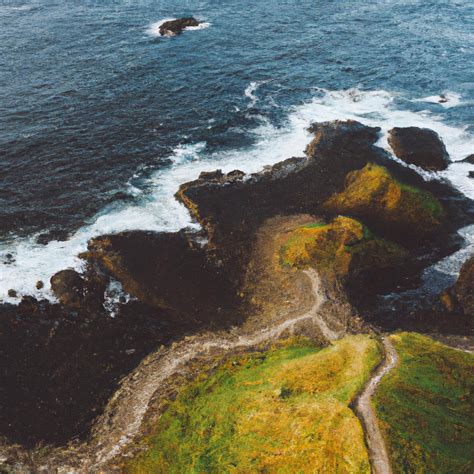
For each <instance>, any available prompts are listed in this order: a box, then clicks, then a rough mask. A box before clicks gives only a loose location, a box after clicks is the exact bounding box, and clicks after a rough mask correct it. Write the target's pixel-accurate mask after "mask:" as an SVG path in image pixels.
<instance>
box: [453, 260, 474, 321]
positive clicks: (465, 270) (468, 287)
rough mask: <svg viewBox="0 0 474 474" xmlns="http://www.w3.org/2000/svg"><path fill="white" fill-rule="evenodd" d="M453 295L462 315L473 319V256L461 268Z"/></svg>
mask: <svg viewBox="0 0 474 474" xmlns="http://www.w3.org/2000/svg"><path fill="white" fill-rule="evenodd" d="M454 293H455V295H456V299H457V301H458V302H459V305H460V306H461V308H462V310H463V312H464V314H466V315H469V316H473V317H474V255H473V256H472V257H471V258H470V259H469V260H467V262H465V263H464V265H463V266H462V268H461V271H460V273H459V278H458V281H457V282H456V285H455V286H454Z"/></svg>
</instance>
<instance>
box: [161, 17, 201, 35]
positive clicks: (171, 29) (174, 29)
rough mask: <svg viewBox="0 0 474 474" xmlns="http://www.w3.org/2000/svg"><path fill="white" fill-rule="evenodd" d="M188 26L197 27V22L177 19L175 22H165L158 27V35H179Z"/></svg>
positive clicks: (191, 19) (192, 19)
mask: <svg viewBox="0 0 474 474" xmlns="http://www.w3.org/2000/svg"><path fill="white" fill-rule="evenodd" d="M189 26H199V21H197V20H196V19H195V18H192V17H190V18H178V19H177V20H170V21H165V22H164V23H163V24H162V25H161V26H160V34H161V35H163V36H176V35H180V34H181V33H182V32H183V30H184V29H185V28H187V27H189Z"/></svg>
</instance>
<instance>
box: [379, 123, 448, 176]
mask: <svg viewBox="0 0 474 474" xmlns="http://www.w3.org/2000/svg"><path fill="white" fill-rule="evenodd" d="M388 142H389V144H390V146H391V147H392V149H393V151H394V153H395V155H396V156H397V157H398V158H400V159H401V160H402V161H404V162H405V163H409V164H413V165H416V166H419V167H421V168H423V169H425V170H428V171H440V170H444V169H446V168H447V167H448V164H449V155H448V152H447V151H446V147H445V146H444V143H443V141H442V140H441V138H440V137H439V135H438V134H437V133H436V132H434V131H433V130H430V129H427V128H418V127H406V128H399V127H395V128H392V130H390V131H389V137H388Z"/></svg>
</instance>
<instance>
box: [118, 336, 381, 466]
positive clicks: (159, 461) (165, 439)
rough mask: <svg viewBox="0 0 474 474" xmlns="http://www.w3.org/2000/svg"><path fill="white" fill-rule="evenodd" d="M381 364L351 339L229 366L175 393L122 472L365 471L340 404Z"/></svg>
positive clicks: (291, 348) (355, 432) (354, 427)
mask: <svg viewBox="0 0 474 474" xmlns="http://www.w3.org/2000/svg"><path fill="white" fill-rule="evenodd" d="M380 359H381V354H380V348H379V346H378V344H377V342H376V341H375V340H373V339H371V338H369V337H368V336H362V335H358V336H348V337H346V338H344V339H343V340H340V341H338V342H335V343H334V345H332V346H330V347H327V348H324V349H320V348H317V347H314V346H313V345H311V344H310V343H309V342H307V341H301V340H300V341H293V343H291V344H289V345H288V346H286V347H283V348H282V347H280V348H275V349H273V350H271V351H269V352H267V353H256V354H251V355H248V356H245V357H239V358H234V359H231V360H228V361H227V362H225V363H224V364H223V366H221V367H220V368H219V369H217V370H216V371H215V372H214V373H213V374H211V375H202V376H201V377H200V378H198V379H197V380H195V381H194V382H193V383H192V384H191V385H190V386H187V387H185V388H184V389H183V390H182V391H181V393H179V394H178V396H177V398H176V400H175V401H173V402H171V403H170V405H169V407H168V408H167V410H166V411H165V413H164V414H163V415H162V417H161V418H160V420H159V422H158V424H157V426H156V427H155V428H154V432H155V434H154V435H152V436H151V437H149V438H148V439H147V440H146V451H145V452H143V453H142V454H141V455H139V456H138V457H137V458H135V459H133V460H131V461H130V462H129V463H128V464H127V466H126V467H125V471H126V472H131V473H143V474H145V473H150V472H154V473H167V474H168V473H179V474H181V473H203V472H206V473H228V472H234V473H249V472H272V473H290V472H301V473H305V472H311V473H313V472H351V473H352V472H354V473H359V472H364V473H368V472H370V467H369V461H368V456H367V451H366V449H365V445H364V437H363V432H362V428H361V426H360V424H359V421H358V419H357V418H356V417H355V415H354V414H353V412H352V411H351V410H350V408H349V407H348V405H349V403H350V402H351V400H352V399H353V397H354V396H355V394H356V393H357V392H358V391H359V390H360V389H361V387H362V386H363V385H364V383H365V381H366V380H367V378H368V377H369V374H370V373H371V371H372V370H373V368H374V367H375V366H376V365H377V364H378V363H379V362H380Z"/></svg>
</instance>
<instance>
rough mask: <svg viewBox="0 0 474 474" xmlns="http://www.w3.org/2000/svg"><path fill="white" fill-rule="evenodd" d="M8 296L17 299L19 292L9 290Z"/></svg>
mask: <svg viewBox="0 0 474 474" xmlns="http://www.w3.org/2000/svg"><path fill="white" fill-rule="evenodd" d="M8 296H9V297H10V298H16V297H17V292H16V290H12V289H10V290H8Z"/></svg>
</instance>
